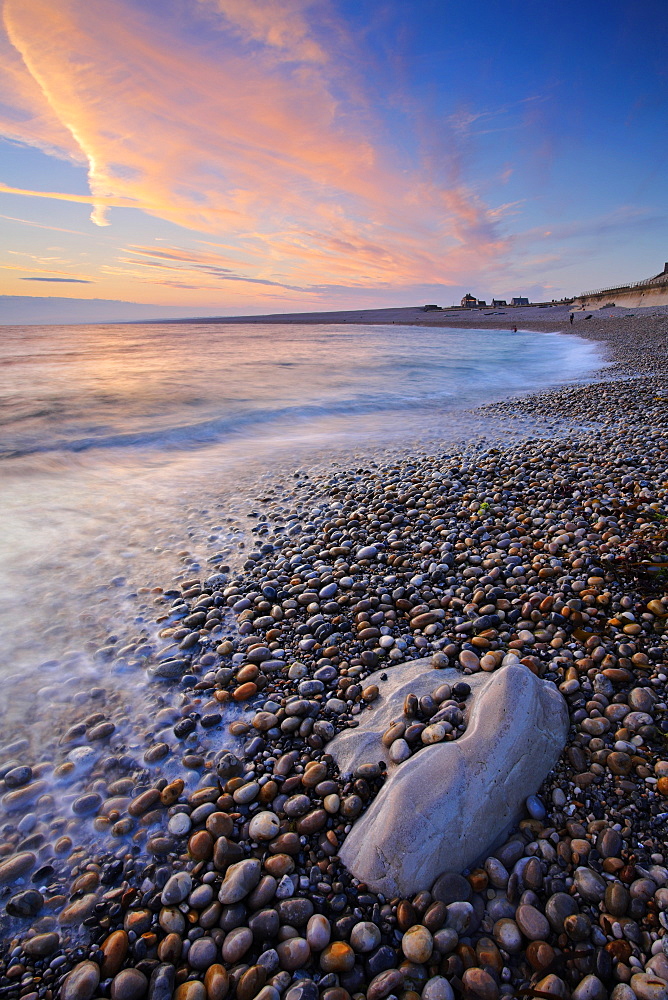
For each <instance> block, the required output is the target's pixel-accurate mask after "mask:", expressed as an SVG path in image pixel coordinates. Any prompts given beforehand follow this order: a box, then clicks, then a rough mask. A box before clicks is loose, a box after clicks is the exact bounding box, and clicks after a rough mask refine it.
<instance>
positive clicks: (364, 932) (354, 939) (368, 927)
mask: <svg viewBox="0 0 668 1000" xmlns="http://www.w3.org/2000/svg"><path fill="white" fill-rule="evenodd" d="M380 941H381V933H380V928H379V927H378V926H377V925H376V924H373V923H371V921H370V920H361V921H360V922H359V923H358V924H355V926H354V927H353V929H352V930H351V932H350V944H351V946H352V948H354V949H355V951H356V952H357V953H358V954H361V955H365V954H366V953H367V952H370V951H373V950H374V948H377V947H378V945H379V944H380Z"/></svg>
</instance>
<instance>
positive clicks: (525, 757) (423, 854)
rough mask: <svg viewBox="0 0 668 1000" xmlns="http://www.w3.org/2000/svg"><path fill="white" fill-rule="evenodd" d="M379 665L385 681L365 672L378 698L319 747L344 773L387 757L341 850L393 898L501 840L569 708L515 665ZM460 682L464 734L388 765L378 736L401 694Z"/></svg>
mask: <svg viewBox="0 0 668 1000" xmlns="http://www.w3.org/2000/svg"><path fill="white" fill-rule="evenodd" d="M387 673H388V679H387V681H385V682H383V680H382V679H381V671H379V672H378V673H376V674H374V675H373V676H372V677H370V678H369V679H368V680H367V682H366V683H367V684H378V686H379V688H380V691H381V695H380V697H379V698H378V699H377V701H376V702H375V703H374V707H373V708H372V709H370V710H368V711H367V712H364V713H363V714H362V715H361V716H360V717H359V721H360V725H359V727H358V728H357V729H354V730H348V731H346V732H343V733H341V734H340V735H339V736H337V737H336V738H335V739H334V740H333V741H332V742H331V743H330V744H329V745H328V750H329V752H330V753H331V754H332V756H333V757H334V758H335V760H336V762H337V764H338V765H339V769H340V770H341V771H342V772H344V773H347V772H354V771H355V770H356V769H357V768H358V767H359V766H360V765H361V764H366V763H378V762H379V761H381V760H384V761H385V762H386V763H387V764H388V777H387V780H386V782H385V785H384V786H383V788H382V790H381V791H380V793H379V794H378V795H377V797H376V799H375V800H374V802H373V803H372V805H371V806H370V808H369V809H368V810H367V812H366V813H365V814H364V815H363V816H362V817H361V818H360V819H359V820H357V822H356V823H355V825H354V827H353V829H352V831H351V832H350V834H349V835H348V837H347V838H346V840H345V842H344V844H343V847H342V849H341V851H340V857H341V859H342V861H343V862H344V864H345V865H346V867H347V868H348V869H349V871H351V872H352V873H353V874H354V875H355V876H356V877H357V878H359V879H360V880H362V881H363V882H365V883H366V884H367V885H369V886H370V887H371V889H373V890H374V891H375V892H382V893H384V894H385V896H386V897H388V898H392V897H396V896H404V897H405V896H410V895H412V894H413V893H415V892H418V891H419V890H421V889H429V888H430V887H431V885H432V884H433V882H434V880H435V879H436V878H437V876H438V875H440V874H441V872H443V871H463V870H464V869H466V868H469V867H471V866H472V865H474V864H475V863H476V862H477V861H479V860H482V859H483V858H484V857H486V856H487V854H489V853H490V852H491V850H493V849H494V847H495V846H496V845H497V844H499V843H500V842H501V841H502V840H503V839H505V837H506V836H507V833H508V832H509V830H510V828H511V827H512V826H513V825H514V824H515V823H516V822H517V820H518V819H519V818H520V817H521V815H522V811H523V805H524V802H525V800H526V798H527V797H528V796H529V795H532V794H533V793H534V792H536V791H537V790H538V788H539V786H540V784H541V782H542V781H543V780H544V778H545V777H546V776H547V774H548V773H549V771H550V770H551V769H552V767H553V766H554V764H555V762H556V760H557V758H558V757H559V754H560V753H561V751H562V749H563V746H564V742H565V739H566V733H567V730H568V712H567V709H566V704H565V702H564V699H563V698H562V696H561V695H560V694H559V692H558V691H557V689H556V687H554V685H552V684H550V683H549V682H547V681H543V680H540V679H539V678H538V677H536V676H535V674H533V673H531V671H530V670H528V669H527V668H526V667H524V666H521V665H515V664H510V665H508V666H505V667H501V668H500V669H498V670H497V671H495V672H494V673H479V674H472V675H470V676H466V677H464V676H463V675H462V674H461V673H460V672H459V671H458V670H435V669H433V668H432V667H431V662H430V661H429V660H414V661H413V662H411V663H407V664H403V665H401V666H396V667H393V668H390V669H389V670H388V671H387ZM459 680H465V681H466V683H467V684H469V685H470V686H471V690H472V694H471V696H470V698H469V700H468V705H467V713H466V715H467V729H466V732H465V733H464V735H463V736H461V737H460V738H459V739H458V740H456V741H453V742H450V743H437V744H434V745H432V746H428V747H425V748H424V749H422V750H420V751H419V752H418V753H416V754H414V755H413V756H412V757H410V758H409V759H408V760H406V761H404V762H403V763H401V764H398V765H394V764H391V763H390V760H389V757H388V752H387V748H386V747H385V746H383V744H382V742H381V736H382V735H383V732H384V731H385V730H386V729H387V727H388V726H389V724H390V722H392V721H393V720H395V719H399V718H401V716H402V707H403V701H404V698H405V696H406V694H409V693H413V694H416V695H417V696H418V697H421V696H422V695H425V694H430V693H431V692H432V691H433V690H434V689H435V688H436V687H438V686H439V685H440V684H442V683H444V682H447V683H450V684H453V683H455V682H456V681H459Z"/></svg>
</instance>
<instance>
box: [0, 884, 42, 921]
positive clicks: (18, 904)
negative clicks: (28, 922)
mask: <svg viewBox="0 0 668 1000" xmlns="http://www.w3.org/2000/svg"><path fill="white" fill-rule="evenodd" d="M43 905H44V896H43V895H42V893H41V892H38V891H37V889H24V890H23V892H17V893H16V895H15V896H12V898H11V899H9V900H7V913H9V915H10V916H11V917H34V916H35V915H36V914H37V913H39V911H40V910H41V909H42V907H43Z"/></svg>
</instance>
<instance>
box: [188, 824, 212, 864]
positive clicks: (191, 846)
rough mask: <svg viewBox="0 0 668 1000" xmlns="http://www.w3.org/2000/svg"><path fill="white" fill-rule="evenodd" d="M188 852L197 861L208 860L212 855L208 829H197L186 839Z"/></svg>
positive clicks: (210, 837)
mask: <svg viewBox="0 0 668 1000" xmlns="http://www.w3.org/2000/svg"><path fill="white" fill-rule="evenodd" d="M188 852H189V853H190V855H191V857H193V858H195V859H196V860H197V861H208V860H209V858H211V857H212V856H213V837H212V836H211V834H210V833H209V832H208V830H198V831H197V833H193V835H192V836H191V837H190V839H189V840H188Z"/></svg>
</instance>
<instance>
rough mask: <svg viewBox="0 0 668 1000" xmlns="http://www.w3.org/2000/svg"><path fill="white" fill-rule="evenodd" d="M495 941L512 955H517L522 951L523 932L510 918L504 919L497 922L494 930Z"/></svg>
mask: <svg viewBox="0 0 668 1000" xmlns="http://www.w3.org/2000/svg"><path fill="white" fill-rule="evenodd" d="M492 934H493V936H494V940H495V941H496V943H497V944H498V945H499V947H501V948H503V949H504V951H507V952H509V953H510V954H511V955H517V954H518V953H519V952H520V951H521V950H522V945H523V939H522V932H521V930H520V929H519V927H518V926H517V924H516V923H515V921H514V920H511V919H510V917H502V918H501V919H500V920H497V921H496V923H495V924H494V928H493V930H492Z"/></svg>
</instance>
